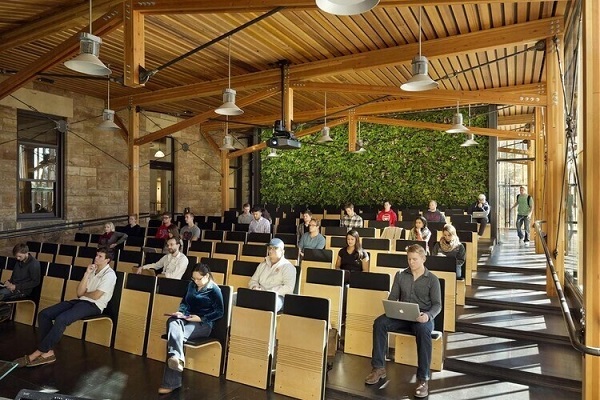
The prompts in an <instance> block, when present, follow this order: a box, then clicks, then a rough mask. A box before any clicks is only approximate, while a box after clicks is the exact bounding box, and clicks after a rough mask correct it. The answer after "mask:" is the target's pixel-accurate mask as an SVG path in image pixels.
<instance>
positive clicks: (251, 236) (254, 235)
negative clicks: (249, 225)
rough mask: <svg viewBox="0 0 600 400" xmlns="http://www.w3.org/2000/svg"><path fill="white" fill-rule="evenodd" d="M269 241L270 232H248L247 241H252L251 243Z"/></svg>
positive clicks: (265, 242)
mask: <svg viewBox="0 0 600 400" xmlns="http://www.w3.org/2000/svg"><path fill="white" fill-rule="evenodd" d="M270 241H271V234H270V233H258V232H251V233H248V240H247V242H248V243H252V244H263V245H265V244H267V243H269V242H270Z"/></svg>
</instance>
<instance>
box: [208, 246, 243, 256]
mask: <svg viewBox="0 0 600 400" xmlns="http://www.w3.org/2000/svg"><path fill="white" fill-rule="evenodd" d="M240 247H241V244H240V243H215V249H214V251H213V255H214V254H231V255H235V256H236V258H237V257H239V255H240Z"/></svg>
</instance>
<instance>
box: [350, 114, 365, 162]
mask: <svg viewBox="0 0 600 400" xmlns="http://www.w3.org/2000/svg"><path fill="white" fill-rule="evenodd" d="M366 151H367V149H365V144H364V142H363V140H362V139H361V138H360V121H358V140H357V141H356V149H355V150H354V151H353V153H357V154H361V153H364V152H366Z"/></svg>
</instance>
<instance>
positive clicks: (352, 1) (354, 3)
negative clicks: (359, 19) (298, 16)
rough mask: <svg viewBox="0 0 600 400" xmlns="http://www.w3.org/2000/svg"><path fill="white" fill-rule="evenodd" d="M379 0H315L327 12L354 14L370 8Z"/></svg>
mask: <svg viewBox="0 0 600 400" xmlns="http://www.w3.org/2000/svg"><path fill="white" fill-rule="evenodd" d="M378 3H379V0H317V7H319V8H320V9H321V10H323V11H325V12H326V13H329V14H334V15H356V14H362V13H364V12H367V11H369V10H371V9H372V8H373V7H375V6H376V5H377V4H378Z"/></svg>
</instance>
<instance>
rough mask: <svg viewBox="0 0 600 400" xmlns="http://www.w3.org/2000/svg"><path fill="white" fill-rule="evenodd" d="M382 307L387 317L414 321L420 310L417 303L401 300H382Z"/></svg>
mask: <svg viewBox="0 0 600 400" xmlns="http://www.w3.org/2000/svg"><path fill="white" fill-rule="evenodd" d="M383 309H384V310H385V315H386V316H387V317H388V318H393V319H402V320H404V321H416V320H417V318H418V317H419V315H421V311H420V310H419V305H418V304H417V303H405V302H403V301H395V300H383Z"/></svg>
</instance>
